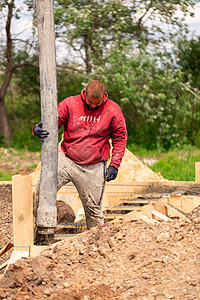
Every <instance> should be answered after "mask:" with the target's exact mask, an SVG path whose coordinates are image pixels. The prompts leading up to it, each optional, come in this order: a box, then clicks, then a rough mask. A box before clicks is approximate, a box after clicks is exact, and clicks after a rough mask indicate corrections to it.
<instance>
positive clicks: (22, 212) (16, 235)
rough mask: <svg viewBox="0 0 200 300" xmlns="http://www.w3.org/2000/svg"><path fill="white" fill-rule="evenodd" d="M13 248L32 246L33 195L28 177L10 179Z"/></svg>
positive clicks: (16, 176)
mask: <svg viewBox="0 0 200 300" xmlns="http://www.w3.org/2000/svg"><path fill="white" fill-rule="evenodd" d="M12 197H13V239H14V246H29V245H33V241H34V238H33V195H32V179H31V176H30V175H24V176H22V175H15V176H13V177H12Z"/></svg>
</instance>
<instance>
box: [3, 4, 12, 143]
mask: <svg viewBox="0 0 200 300" xmlns="http://www.w3.org/2000/svg"><path fill="white" fill-rule="evenodd" d="M6 5H7V6H8V15H7V20H6V37H7V45H6V59H7V67H6V73H5V77H4V80H3V83H2V85H1V87H0V134H3V137H4V139H5V140H6V141H8V142H9V141H10V139H11V136H12V128H11V125H10V122H9V118H8V112H7V109H6V105H5V96H6V92H7V90H8V87H9V85H10V81H11V78H12V74H13V63H12V38H11V20H12V17H13V8H14V0H11V1H10V2H9V3H8V2H7V3H6Z"/></svg>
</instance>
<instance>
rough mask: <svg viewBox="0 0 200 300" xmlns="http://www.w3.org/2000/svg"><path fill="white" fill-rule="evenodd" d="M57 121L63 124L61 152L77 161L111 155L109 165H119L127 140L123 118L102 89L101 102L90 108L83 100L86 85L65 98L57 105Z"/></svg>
mask: <svg viewBox="0 0 200 300" xmlns="http://www.w3.org/2000/svg"><path fill="white" fill-rule="evenodd" d="M58 124H59V127H61V126H63V125H64V138H63V141H62V143H61V148H62V150H63V152H64V153H65V154H66V155H67V156H68V157H69V158H70V159H72V160H73V161H74V162H76V163H78V164H85V165H90V164H94V163H98V162H101V161H106V160H108V159H109V157H110V143H109V139H110V138H111V139H112V145H113V149H112V158H111V163H110V166H114V167H116V168H117V169H118V167H119V166H120V163H121V161H122V157H123V156H124V152H125V149H126V141H127V130H126V124H125V119H124V116H123V114H122V111H121V109H120V107H119V106H118V105H117V103H115V102H113V101H111V100H109V99H108V95H107V93H105V96H104V100H103V103H102V105H101V106H100V107H99V108H98V109H96V110H91V109H89V108H88V106H87V105H86V103H85V89H84V90H82V91H81V94H80V95H77V96H72V97H68V98H66V99H64V100H63V101H62V102H60V103H59V105H58Z"/></svg>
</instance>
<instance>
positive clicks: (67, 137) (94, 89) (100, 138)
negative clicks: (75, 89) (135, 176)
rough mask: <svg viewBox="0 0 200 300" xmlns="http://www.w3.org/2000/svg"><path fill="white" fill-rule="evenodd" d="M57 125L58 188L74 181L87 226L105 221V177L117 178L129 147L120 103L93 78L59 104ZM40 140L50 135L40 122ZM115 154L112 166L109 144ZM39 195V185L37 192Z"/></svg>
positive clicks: (38, 127)
mask: <svg viewBox="0 0 200 300" xmlns="http://www.w3.org/2000/svg"><path fill="white" fill-rule="evenodd" d="M58 125H59V128H60V127H61V126H64V137H63V141H62V143H61V149H62V150H60V151H59V153H58V179H57V180H58V183H57V190H59V189H60V188H61V187H62V186H63V185H65V184H67V183H68V182H70V181H72V182H73V184H74V185H75V187H76V189H77V191H78V193H79V196H80V199H81V201H82V204H83V207H84V211H85V216H86V223H87V228H88V229H90V228H91V227H94V226H97V225H98V224H103V223H104V218H103V212H102V196H103V190H104V185H105V180H106V181H110V180H114V179H115V178H116V177H117V173H118V168H119V166H120V164H121V161H122V158H123V156H124V152H125V149H126V141H127V130H126V124H125V119H124V116H123V114H122V111H121V109H120V107H119V106H118V105H117V103H115V102H113V101H111V100H109V99H108V94H107V93H106V91H105V87H104V84H103V83H102V82H101V81H98V80H94V81H91V82H90V83H89V84H88V85H87V87H86V88H85V89H83V90H82V91H81V94H80V95H77V96H72V97H68V98H66V99H64V100H63V101H62V102H60V103H59V105H58ZM33 133H34V135H36V136H38V137H39V138H40V139H41V141H44V138H47V137H48V132H47V131H46V130H44V129H42V123H41V122H40V123H39V124H37V125H36V126H35V127H34V128H33ZM110 139H111V140H112V146H113V148H112V157H111V162H110V165H109V166H108V168H107V166H106V162H107V160H108V159H109V158H110V143H109V140H110ZM36 197H39V188H38V189H37V191H36Z"/></svg>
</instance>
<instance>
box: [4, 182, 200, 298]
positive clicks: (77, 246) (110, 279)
mask: <svg viewBox="0 0 200 300" xmlns="http://www.w3.org/2000/svg"><path fill="white" fill-rule="evenodd" d="M160 188H161V187H160ZM164 188H165V190H164V192H166V187H164ZM170 188H171V187H170ZM194 190H195V195H200V193H199V190H200V189H199V186H196V187H195V188H190V189H188V190H187V189H185V191H184V192H185V193H192V192H194ZM155 192H156V191H155ZM159 193H160V191H159ZM11 198H12V197H11V186H10V185H0V220H1V228H0V248H2V247H3V246H5V244H7V243H8V242H9V241H12V202H11ZM199 212H200V207H198V208H195V209H194V211H193V212H192V213H190V214H188V217H189V220H188V221H187V220H186V221H180V220H173V221H169V222H160V223H159V224H155V225H154V224H147V223H145V222H143V221H137V222H125V221H114V222H109V223H106V224H105V225H103V226H99V227H96V228H93V229H91V230H89V231H86V232H84V233H81V234H77V235H76V236H74V237H69V238H66V239H65V240H63V241H61V242H59V243H56V244H53V245H51V246H49V247H48V249H47V250H45V251H43V252H42V253H41V254H40V255H39V256H37V257H35V258H23V259H21V260H19V261H17V262H16V263H15V264H12V265H10V267H9V270H8V271H7V273H6V274H5V275H4V277H3V278H2V279H1V280H0V299H20V300H21V299H56V300H57V299H67V300H68V299H69V300H75V299H80V300H90V299H95V300H96V299H116V300H117V299H119V300H122V299H123V300H125V299H139V300H140V299H142V300H147V299H148V300H167V299H184V300H187V299H191V300H193V299H200V280H199V278H200V259H199V258H200V234H199V230H200V218H199ZM10 251H11V250H10ZM5 255H7V256H9V255H10V254H9V253H7V254H5ZM5 255H4V256H3V258H0V259H5ZM1 277H2V276H1Z"/></svg>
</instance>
